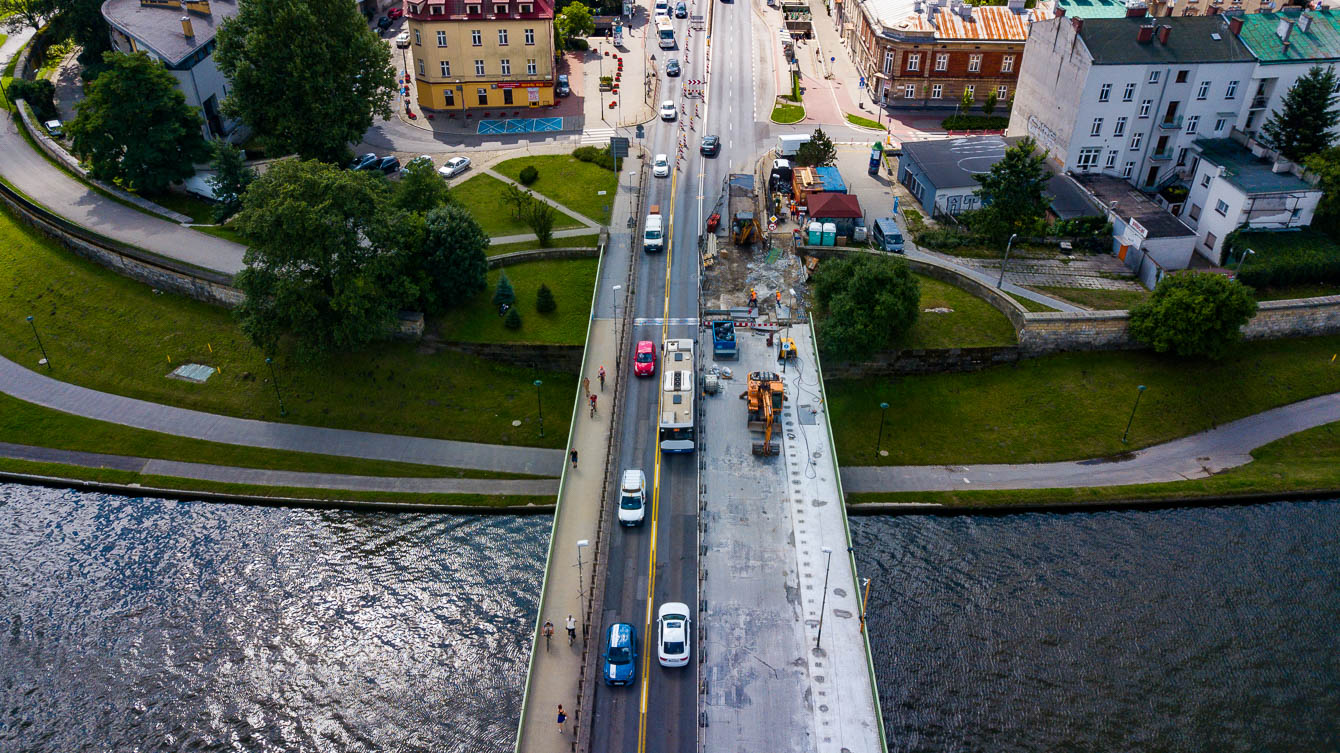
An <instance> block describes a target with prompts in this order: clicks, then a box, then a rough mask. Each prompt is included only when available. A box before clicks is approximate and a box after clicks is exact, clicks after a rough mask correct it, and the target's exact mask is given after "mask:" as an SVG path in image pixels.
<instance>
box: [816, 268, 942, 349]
mask: <svg viewBox="0 0 1340 753" xmlns="http://www.w3.org/2000/svg"><path fill="white" fill-rule="evenodd" d="M812 290H813V291H814V302H815V304H816V306H817V307H818V311H819V313H820V314H821V319H820V322H819V331H818V335H819V347H820V349H821V350H822V351H823V352H824V354H825V355H828V356H832V357H833V358H837V359H840V360H857V359H861V358H866V357H868V356H870V355H871V354H873V353H875V352H877V351H880V350H884V349H887V348H890V347H892V346H894V345H895V344H897V343H898V342H899V341H900V340H902V339H903V337H904V336H905V335H906V334H907V332H908V331H909V330H910V329H912V325H913V324H915V323H916V321H917V314H918V312H919V311H920V307H919V305H918V304H919V303H920V301H921V286H920V285H918V284H917V279H916V278H915V277H913V276H912V273H911V272H910V271H909V270H908V268H907V263H906V262H904V261H903V260H902V259H898V258H895V257H892V256H882V255H880V256H876V255H873V254H864V253H855V254H852V255H850V256H847V257H844V258H841V259H829V260H827V261H825V262H823V263H822V264H820V265H819V268H818V269H817V270H816V271H815V275H814V277H813V279H812Z"/></svg>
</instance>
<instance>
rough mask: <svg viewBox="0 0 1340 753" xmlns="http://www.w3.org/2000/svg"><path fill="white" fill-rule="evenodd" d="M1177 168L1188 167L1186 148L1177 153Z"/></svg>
mask: <svg viewBox="0 0 1340 753" xmlns="http://www.w3.org/2000/svg"><path fill="white" fill-rule="evenodd" d="M1177 166H1178V167H1186V147H1182V148H1181V149H1179V150H1178V152H1177Z"/></svg>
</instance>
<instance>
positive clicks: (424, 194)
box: [391, 160, 451, 215]
mask: <svg viewBox="0 0 1340 753" xmlns="http://www.w3.org/2000/svg"><path fill="white" fill-rule="evenodd" d="M449 201H451V188H450V187H449V186H448V185H447V182H446V181H445V180H442V176H440V175H438V174H437V171H436V170H434V169H433V163H432V162H429V161H428V160H423V161H420V162H414V161H411V162H410V163H409V164H408V165H406V166H405V169H404V170H402V171H401V172H400V180H399V182H397V183H396V184H395V188H394V190H393V194H392V197H391V205H392V206H394V207H395V208H397V209H400V210H403V211H405V212H411V213H415V214H423V215H426V214H428V213H429V212H431V211H433V210H434V209H437V208H438V207H441V206H443V205H445V204H446V203H447V202H449Z"/></svg>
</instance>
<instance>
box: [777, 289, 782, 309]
mask: <svg viewBox="0 0 1340 753" xmlns="http://www.w3.org/2000/svg"><path fill="white" fill-rule="evenodd" d="M781 307H782V291H780V290H779V291H777V308H779V309H780V308H781Z"/></svg>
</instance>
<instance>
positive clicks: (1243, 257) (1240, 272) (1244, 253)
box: [1237, 248, 1256, 279]
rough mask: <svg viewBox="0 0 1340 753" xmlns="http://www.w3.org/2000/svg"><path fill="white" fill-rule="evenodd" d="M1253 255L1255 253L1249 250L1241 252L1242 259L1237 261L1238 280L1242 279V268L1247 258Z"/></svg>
mask: <svg viewBox="0 0 1340 753" xmlns="http://www.w3.org/2000/svg"><path fill="white" fill-rule="evenodd" d="M1255 253H1256V252H1255V251H1253V250H1251V249H1250V248H1249V249H1247V250H1246V251H1243V252H1242V258H1241V259H1238V275H1237V276H1238V279H1242V266H1243V265H1244V264H1246V263H1247V257H1248V256H1251V255H1254V254H1255Z"/></svg>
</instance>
